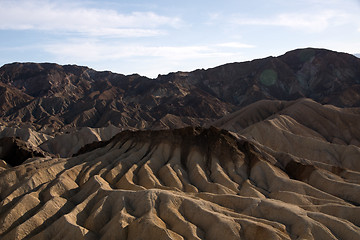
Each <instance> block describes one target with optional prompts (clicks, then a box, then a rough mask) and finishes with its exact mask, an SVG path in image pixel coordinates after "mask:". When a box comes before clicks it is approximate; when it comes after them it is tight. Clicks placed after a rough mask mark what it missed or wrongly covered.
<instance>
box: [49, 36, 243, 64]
mask: <svg viewBox="0 0 360 240" xmlns="http://www.w3.org/2000/svg"><path fill="white" fill-rule="evenodd" d="M220 45H223V44H219V45H213V46H196V45H195V46H144V45H131V44H122V43H115V44H105V43H103V42H100V41H97V40H93V41H84V40H75V41H72V42H65V43H56V44H50V45H47V46H45V51H47V52H48V53H51V54H53V55H55V56H57V58H59V59H62V60H67V59H68V60H77V61H84V60H86V61H105V60H118V59H125V58H132V57H156V58H164V59H169V60H184V59H195V58H215V57H226V56H233V55H236V54H238V53H236V52H233V51H231V52H230V51H223V50H221V49H218V47H217V46H220ZM225 45H226V44H225ZM236 47H239V46H236ZM246 47H247V46H246Z"/></svg>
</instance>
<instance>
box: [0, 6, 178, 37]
mask: <svg viewBox="0 0 360 240" xmlns="http://www.w3.org/2000/svg"><path fill="white" fill-rule="evenodd" d="M180 24H181V20H180V19H179V18H176V17H168V16H161V15H158V14H156V13H153V12H131V13H125V14H123V13H119V12H117V11H114V10H109V9H95V8H90V7H84V6H81V5H78V4H74V3H71V2H67V1H66V4H65V3H64V2H63V3H61V2H51V1H47V0H39V1H7V0H5V1H2V2H1V8H0V29H2V30H6V29H11V30H41V31H52V32H61V33H72V34H74V33H80V34H85V35H91V36H111V37H133V36H134V37H139V36H155V35H161V34H163V33H164V30H163V28H165V27H171V28H175V27H177V26H179V25H180Z"/></svg>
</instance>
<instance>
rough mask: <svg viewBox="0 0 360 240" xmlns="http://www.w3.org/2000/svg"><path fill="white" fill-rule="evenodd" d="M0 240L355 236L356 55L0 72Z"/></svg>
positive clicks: (358, 181)
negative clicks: (147, 73)
mask: <svg viewBox="0 0 360 240" xmlns="http://www.w3.org/2000/svg"><path fill="white" fill-rule="evenodd" d="M0 98H1V101H0V117H1V122H0V123H1V125H0V158H1V159H2V160H1V162H0V200H1V202H0V238H1V239H24V238H28V239H358V238H360V218H359V217H358V216H360V200H359V199H360V59H359V58H356V57H354V56H352V55H349V54H345V53H337V52H333V51H329V50H325V49H312V48H307V49H299V50H294V51H290V52H288V53H286V54H284V55H282V56H279V57H269V58H265V59H258V60H253V61H250V62H243V63H231V64H226V65H223V66H219V67H216V68H212V69H207V70H195V71H193V72H176V73H170V74H168V75H159V76H158V77H157V78H156V79H149V78H146V77H142V76H139V75H136V74H134V75H129V76H125V75H121V74H115V73H111V72H97V71H95V70H92V69H90V68H87V67H80V66H75V65H65V66H60V65H57V64H50V63H44V64H37V63H13V64H8V65H5V66H3V67H1V68H0Z"/></svg>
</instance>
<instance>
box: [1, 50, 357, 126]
mask: <svg viewBox="0 0 360 240" xmlns="http://www.w3.org/2000/svg"><path fill="white" fill-rule="evenodd" d="M359 92H360V59H358V58H356V57H355V56H353V55H350V54H345V53H338V52H333V51H329V50H324V49H311V48H308V49H299V50H294V51H291V52H288V53H286V54H284V55H282V56H279V57H269V58H264V59H258V60H254V61H251V62H243V63H232V64H226V65H223V66H219V67H216V68H212V69H207V70H196V71H193V72H177V73H170V74H168V75H159V76H158V77H157V78H156V79H149V78H146V77H142V76H139V75H130V76H124V75H121V74H115V73H111V72H97V71H95V70H92V69H89V68H87V67H80V66H73V65H65V66H60V65H57V64H50V63H44V64H36V63H13V64H8V65H5V66H3V67H1V68H0V98H1V99H2V101H1V102H0V116H1V118H2V119H3V120H4V121H5V122H6V123H7V124H8V126H21V127H22V126H24V124H25V123H28V124H30V125H32V126H33V128H34V129H37V130H42V131H51V130H53V129H55V130H56V131H57V130H58V129H63V130H65V129H68V128H73V127H105V126H107V125H109V124H112V125H114V126H116V127H121V128H126V127H131V128H138V129H163V128H174V127H183V126H188V125H196V126H200V125H203V124H205V123H209V122H211V121H213V120H216V119H218V118H221V117H223V116H224V115H226V114H228V113H230V112H233V111H235V110H237V109H240V108H241V107H244V106H247V105H249V104H251V103H254V102H256V101H258V100H262V99H277V100H294V99H298V98H302V97H307V98H311V99H313V100H315V101H317V102H319V103H322V104H332V105H335V106H339V107H359V106H360V94H359Z"/></svg>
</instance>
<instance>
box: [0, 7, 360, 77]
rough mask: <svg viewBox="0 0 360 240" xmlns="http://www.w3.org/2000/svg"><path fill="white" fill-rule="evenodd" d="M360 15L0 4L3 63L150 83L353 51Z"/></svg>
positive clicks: (358, 44)
mask: <svg viewBox="0 0 360 240" xmlns="http://www.w3.org/2000/svg"><path fill="white" fill-rule="evenodd" d="M359 13H360V0H297V1H291V0H252V1H243V0H221V1H220V0H219V1H211V0H207V1H206V0H191V1H190V0H182V1H179V0H177V1H175V0H154V1H150V0H132V1H130V0H129V1H123V0H118V1H116V0H102V1H96V0H62V1H60V0H53V1H50V0H0V66H2V65H3V64H6V63H12V62H54V63H58V64H76V65H82V66H88V67H91V68H93V69H95V70H99V71H103V70H109V71H112V72H117V73H122V74H132V73H138V74H140V75H144V76H148V77H152V78H155V77H156V76H157V75H158V74H167V73H169V72H176V71H192V70H195V69H200V68H204V69H207V68H211V67H215V66H218V65H222V64H225V63H230V62H242V61H248V60H253V59H257V58H263V57H267V56H279V55H282V54H284V53H285V52H287V51H290V50H293V49H297V48H305V47H317V48H326V49H330V50H334V51H340V52H347V53H351V54H357V53H360V14H359Z"/></svg>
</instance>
